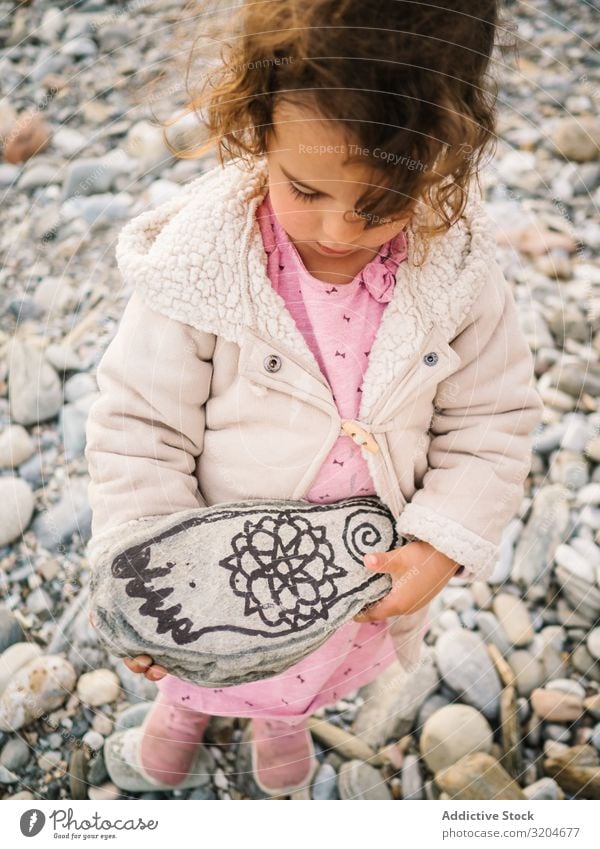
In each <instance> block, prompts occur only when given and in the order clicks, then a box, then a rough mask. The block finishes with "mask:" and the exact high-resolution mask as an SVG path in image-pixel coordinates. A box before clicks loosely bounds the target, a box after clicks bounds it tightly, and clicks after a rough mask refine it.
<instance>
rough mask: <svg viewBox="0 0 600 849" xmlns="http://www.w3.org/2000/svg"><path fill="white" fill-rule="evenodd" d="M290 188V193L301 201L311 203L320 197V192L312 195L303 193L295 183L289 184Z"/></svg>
mask: <svg viewBox="0 0 600 849" xmlns="http://www.w3.org/2000/svg"><path fill="white" fill-rule="evenodd" d="M288 185H289V187H290V191H291V192H292V194H293V195H294V197H297V198H299V200H304V201H307V202H308V203H310V201H311V200H314V199H315V198H318V197H319V192H313V193H312V194H310V195H309V194H307V192H301V191H300V189H297V188H296V186H295V185H294V184H293V183H289V184H288Z"/></svg>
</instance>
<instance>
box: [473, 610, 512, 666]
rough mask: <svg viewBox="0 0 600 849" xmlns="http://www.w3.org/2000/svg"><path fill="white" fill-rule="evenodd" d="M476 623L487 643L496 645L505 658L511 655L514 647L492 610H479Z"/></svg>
mask: <svg viewBox="0 0 600 849" xmlns="http://www.w3.org/2000/svg"><path fill="white" fill-rule="evenodd" d="M475 623H476V625H477V628H478V629H479V633H480V634H481V637H482V639H483V641H484V642H485V643H492V644H493V645H495V646H496V648H497V649H498V651H499V652H500V654H502V655H503V656H506V655H508V654H510V652H511V651H512V646H511V644H510V642H509V640H508V637H507V635H506V631H505V630H504V628H503V626H502V624H501V623H500V622H499V621H498V617H497V616H496V614H495V613H492V612H491V611H490V610H479V611H478V612H477V614H476V616H475Z"/></svg>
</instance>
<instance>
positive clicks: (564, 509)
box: [511, 484, 570, 601]
mask: <svg viewBox="0 0 600 849" xmlns="http://www.w3.org/2000/svg"><path fill="white" fill-rule="evenodd" d="M548 516H552V521H551V522H549V521H548ZM569 520H570V512H569V492H568V490H567V488H566V487H565V486H563V485H562V484H551V485H549V486H543V487H542V488H541V489H539V490H538V491H537V493H536V494H535V496H534V498H533V504H532V509H531V514H530V517H529V519H528V521H527V524H526V525H525V528H524V529H523V533H522V535H521V538H520V539H519V542H518V544H517V547H516V549H515V556H514V562H513V568H512V573H511V578H512V580H513V581H514V582H515V583H517V584H519V586H521V587H522V588H523V589H524V591H525V595H526V597H527V598H528V599H531V601H541V600H542V599H543V598H544V596H545V595H546V592H547V590H548V588H549V586H550V580H551V578H552V561H553V558H554V553H555V551H556V549H557V547H558V546H559V545H560V544H561V543H562V541H563V539H564V538H565V534H566V531H567V528H568V526H569Z"/></svg>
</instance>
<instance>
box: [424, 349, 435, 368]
mask: <svg viewBox="0 0 600 849" xmlns="http://www.w3.org/2000/svg"><path fill="white" fill-rule="evenodd" d="M437 361H438V355H437V354H436V352H435V351H430V352H429V353H428V354H425V356H424V357H423V362H424V363H425V365H426V366H434V365H435V364H436V363H437Z"/></svg>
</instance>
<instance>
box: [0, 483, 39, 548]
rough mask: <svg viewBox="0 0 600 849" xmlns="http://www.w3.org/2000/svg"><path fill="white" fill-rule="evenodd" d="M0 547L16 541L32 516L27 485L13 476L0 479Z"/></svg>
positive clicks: (31, 500) (29, 489)
mask: <svg viewBox="0 0 600 849" xmlns="http://www.w3.org/2000/svg"><path fill="white" fill-rule="evenodd" d="M0 504H2V512H1V513H0V546H3V545H8V544H9V543H11V542H14V541H15V540H17V539H18V538H19V537H20V536H21V535H22V534H23V532H24V531H25V530H26V529H27V527H28V526H29V522H30V521H31V517H32V515H33V507H34V502H33V492H32V490H31V487H30V486H29V484H28V483H27V482H26V481H24V480H21V478H17V477H15V476H13V475H8V476H6V477H2V478H0Z"/></svg>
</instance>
